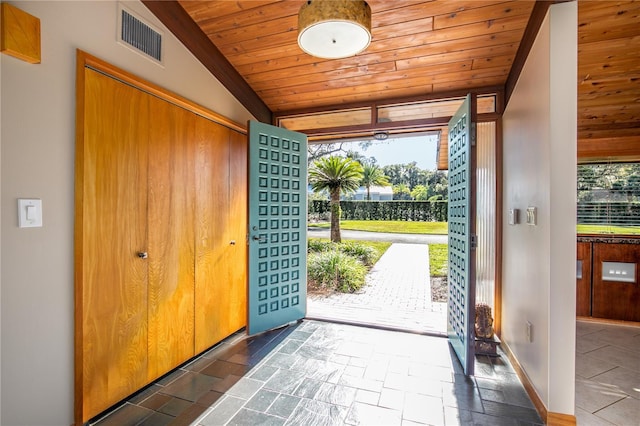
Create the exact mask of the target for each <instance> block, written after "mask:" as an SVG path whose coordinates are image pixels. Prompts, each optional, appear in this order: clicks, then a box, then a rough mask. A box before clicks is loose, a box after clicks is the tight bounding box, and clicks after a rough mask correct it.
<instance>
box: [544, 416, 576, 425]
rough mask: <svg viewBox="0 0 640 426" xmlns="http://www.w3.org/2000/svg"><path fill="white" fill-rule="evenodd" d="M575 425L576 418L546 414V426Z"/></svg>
mask: <svg viewBox="0 0 640 426" xmlns="http://www.w3.org/2000/svg"><path fill="white" fill-rule="evenodd" d="M576 424H577V421H576V416H572V415H570V414H561V413H548V414H547V425H548V426H575V425H576Z"/></svg>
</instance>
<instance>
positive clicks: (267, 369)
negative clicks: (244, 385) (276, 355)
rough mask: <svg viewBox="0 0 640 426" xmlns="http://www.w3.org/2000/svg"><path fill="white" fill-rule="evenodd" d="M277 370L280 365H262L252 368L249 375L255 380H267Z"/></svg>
mask: <svg viewBox="0 0 640 426" xmlns="http://www.w3.org/2000/svg"><path fill="white" fill-rule="evenodd" d="M277 371H278V367H273V366H271V365H262V366H260V367H257V368H256V369H255V370H252V371H251V374H250V375H249V377H251V378H252V379H254V380H260V381H261V382H266V381H267V380H269V379H270V378H271V377H272V376H273V375H274V374H275V373H276V372H277Z"/></svg>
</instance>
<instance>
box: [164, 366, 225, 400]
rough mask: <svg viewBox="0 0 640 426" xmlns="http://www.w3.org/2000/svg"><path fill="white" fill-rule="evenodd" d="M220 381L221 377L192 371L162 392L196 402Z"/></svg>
mask: <svg viewBox="0 0 640 426" xmlns="http://www.w3.org/2000/svg"><path fill="white" fill-rule="evenodd" d="M218 382H220V379H218V378H216V377H211V376H207V375H204V374H199V373H194V372H191V371H190V372H187V373H185V374H184V375H182V376H180V377H179V378H178V379H177V380H175V381H174V382H172V383H171V384H170V385H168V386H166V387H165V388H164V389H162V393H164V394H167V395H172V396H175V397H177V398H182V399H186V400H187V401H191V402H195V401H197V400H198V399H200V398H201V397H202V396H203V395H205V394H206V393H207V392H209V391H210V390H212V388H213V386H214V385H216V383H218Z"/></svg>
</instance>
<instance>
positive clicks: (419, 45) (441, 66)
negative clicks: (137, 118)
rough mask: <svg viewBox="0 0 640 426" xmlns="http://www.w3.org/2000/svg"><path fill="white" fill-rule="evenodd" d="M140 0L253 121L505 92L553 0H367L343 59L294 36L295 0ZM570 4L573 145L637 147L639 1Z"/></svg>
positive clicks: (594, 149) (590, 149) (587, 151)
mask: <svg viewBox="0 0 640 426" xmlns="http://www.w3.org/2000/svg"><path fill="white" fill-rule="evenodd" d="M143 2H144V3H145V4H146V5H147V7H149V8H150V9H151V11H152V12H153V13H154V14H156V16H158V18H159V19H160V20H162V21H163V22H164V23H165V25H167V27H168V28H169V29H170V30H171V31H172V32H173V33H174V34H176V36H177V37H178V38H179V39H181V41H182V42H183V43H185V45H187V47H189V48H190V50H191V51H192V52H194V55H195V56H196V57H198V58H199V59H200V60H201V61H203V63H204V64H205V66H207V67H208V68H209V69H210V70H212V72H213V73H214V75H216V77H218V79H220V80H221V81H222V82H223V84H225V85H227V87H229V88H230V90H231V91H232V93H234V94H236V97H238V98H239V99H240V100H241V102H243V103H244V104H245V105H246V106H247V107H248V109H249V110H250V111H252V113H254V115H255V116H256V117H258V118H259V119H262V120H263V121H265V117H267V116H268V115H271V114H273V115H283V114H290V113H299V112H304V111H307V112H308V111H332V110H337V109H343V108H345V107H352V106H358V105H376V104H379V103H384V102H403V101H415V100H418V99H432V98H436V97H443V96H451V95H453V94H463V93H465V92H467V91H470V90H473V91H480V92H482V91H483V90H484V91H485V92H486V91H487V90H489V89H490V90H494V91H497V92H500V93H502V92H503V91H506V95H507V96H508V95H509V91H510V89H513V85H514V84H515V78H517V74H518V73H519V69H518V68H519V67H521V66H522V62H523V60H524V58H525V57H526V54H527V53H528V51H527V50H526V49H522V48H521V47H520V45H521V44H522V45H526V44H527V43H528V44H529V45H530V43H531V42H532V40H533V37H534V36H535V33H528V32H530V31H532V30H533V31H537V27H536V26H535V25H532V24H533V23H535V22H534V21H538V22H540V21H541V17H542V16H544V15H543V14H540V13H539V12H540V11H541V10H542V12H543V13H544V12H545V11H546V7H548V5H549V4H550V3H553V2H537V4H536V2H535V1H478V0H470V1H465V0H456V1H452V0H433V1H420V0H394V1H388V0H368V3H369V5H370V6H371V10H372V31H371V32H372V36H373V40H372V42H371V45H370V46H369V47H368V48H367V49H366V50H365V51H364V52H362V53H360V54H358V55H356V56H354V57H351V58H346V59H339V60H324V59H318V58H314V57H311V56H309V55H307V54H306V53H304V52H302V50H300V48H299V47H298V45H297V30H298V28H297V27H298V22H297V16H298V11H299V9H300V6H301V5H302V3H303V2H302V1H293V0H286V1H275V0H261V1H258V0H255V1H254V0H250V1H227V0H209V1H193V0H178V1H177V2H176V1H152V0H143ZM541 4H545V6H544V7H541ZM578 10H579V17H578V20H579V25H578V39H579V52H578V53H579V58H578V62H579V69H578V82H579V88H578V96H579V99H578V107H579V112H578V123H577V126H578V138H579V140H580V144H583V143H584V147H583V149H582V151H583V152H582V154H583V155H587V156H588V155H591V156H594V157H595V156H601V155H602V153H603V149H602V147H603V146H605V145H602V144H599V143H598V142H597V141H600V140H602V141H605V140H606V141H607V142H606V143H607V145H606V147H609V148H610V147H612V146H613V145H612V144H611V138H616V139H617V138H622V139H621V140H623V141H624V144H625V147H627V148H628V147H629V146H631V149H632V150H634V146H636V145H640V143H638V140H639V139H640V64H639V58H638V52H640V19H639V18H638V16H639V13H638V12H639V10H640V2H638V1H633V0H632V1H580V2H579V8H578ZM537 12H538V13H537ZM528 25H529V27H530V28H529V29H527V26H528ZM519 47H520V49H521V51H520V52H519V51H518V49H519ZM525 47H526V46H525ZM234 91H235V92H234ZM238 94H239V95H238ZM500 106H501V105H500V101H498V112H500ZM265 114H266V115H265ZM375 124H376V123H375V120H372V128H373V127H374V125H375ZM634 144H636V145H634ZM607 149H608V148H607ZM637 149H638V150H639V151H640V146H638V147H637ZM579 151H580V149H579ZM638 158H640V155H638Z"/></svg>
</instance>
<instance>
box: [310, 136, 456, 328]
mask: <svg viewBox="0 0 640 426" xmlns="http://www.w3.org/2000/svg"><path fill="white" fill-rule="evenodd" d="M383 136H387V135H386V134H384V135H383ZM381 139H382V140H381ZM438 140H439V132H424V133H420V134H409V135H394V136H393V137H392V138H389V139H387V138H386V137H385V138H382V137H381V136H378V137H375V136H374V138H370V139H367V140H362V139H360V140H351V141H338V142H333V143H322V144H310V145H309V157H308V159H309V168H310V169H311V170H313V168H314V167H315V168H317V167H322V165H323V164H324V163H328V162H327V161H326V159H327V158H330V157H338V158H339V159H340V167H343V168H344V167H347V166H349V165H350V166H352V167H355V168H358V167H359V168H360V172H361V174H360V175H358V174H357V173H356V174H355V175H356V176H355V177H354V176H352V177H351V178H352V179H355V180H357V182H356V184H355V185H353V184H351V185H347V186H348V189H347V190H341V192H340V206H341V222H340V237H341V240H342V243H341V245H340V247H344V249H338V250H341V251H344V252H346V254H345V255H342V254H340V255H332V254H328V253H327V251H328V250H327V245H329V244H330V243H329V241H330V236H331V235H330V234H331V232H330V227H331V224H330V222H331V211H332V210H331V207H330V200H329V198H330V196H329V195H330V194H329V191H328V190H327V189H326V188H327V186H326V185H324V186H323V185H317V176H315V177H314V176H313V174H312V175H311V176H310V185H309V189H308V198H309V222H308V236H309V271H308V296H307V317H309V318H314V319H324V320H331V321H334V322H344V323H357V324H362V325H368V326H373V327H378V328H387V329H401V330H405V331H411V332H415V333H424V334H435V335H441V336H446V330H447V326H446V297H447V283H446V274H447V267H446V263H447V259H446V257H447V241H448V238H447V221H446V219H447V218H446V212H447V198H448V194H447V191H448V189H447V188H448V186H447V173H446V171H442V170H437V161H436V159H437V155H436V151H437V146H438ZM324 166H325V167H328V166H327V164H324ZM329 166H331V167H335V164H329ZM326 175H327V174H326V173H323V176H322V178H323V179H324V178H326ZM334 237H335V236H334ZM334 239H335V238H334ZM334 248H335V247H334ZM371 251H374V252H375V251H377V252H378V253H377V254H375V253H374V254H372V255H371V257H373V258H374V259H375V261H374V262H372V261H371V259H369V258H367V257H368V256H369V255H367V254H365V257H366V258H365V259H359V260H360V261H363V263H364V264H365V266H364V268H366V276H365V277H362V282H363V285H362V287H359V286H351V285H349V284H343V285H341V284H339V280H337V279H336V280H333V283H338V286H337V287H334V286H333V284H332V285H330V286H329V285H327V282H328V281H330V280H327V279H326V277H325V276H323V274H326V273H327V271H326V270H327V269H328V268H329V267H331V268H333V270H334V271H338V270H339V268H343V267H344V268H345V269H346V271H345V276H343V277H342V279H343V280H344V281H349V280H351V279H353V278H352V277H350V276H349V269H350V268H352V267H357V266H354V265H352V263H350V262H351V260H350V258H349V256H350V255H351V256H353V255H355V256H353V257H355V258H356V259H357V258H358V254H363V253H369V252H371ZM380 254H381V256H380ZM340 262H344V263H345V264H344V265H340ZM338 275H340V272H337V273H335V277H338Z"/></svg>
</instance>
